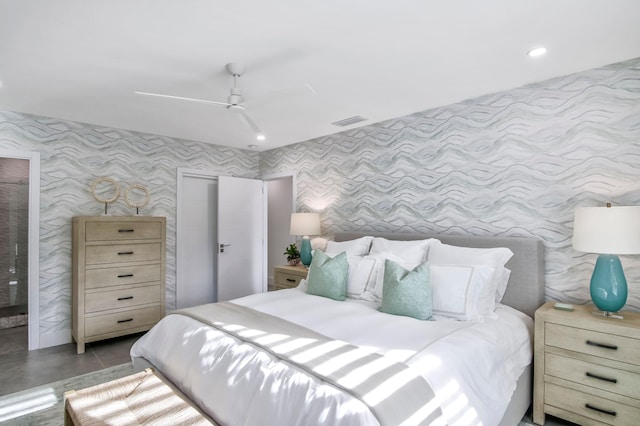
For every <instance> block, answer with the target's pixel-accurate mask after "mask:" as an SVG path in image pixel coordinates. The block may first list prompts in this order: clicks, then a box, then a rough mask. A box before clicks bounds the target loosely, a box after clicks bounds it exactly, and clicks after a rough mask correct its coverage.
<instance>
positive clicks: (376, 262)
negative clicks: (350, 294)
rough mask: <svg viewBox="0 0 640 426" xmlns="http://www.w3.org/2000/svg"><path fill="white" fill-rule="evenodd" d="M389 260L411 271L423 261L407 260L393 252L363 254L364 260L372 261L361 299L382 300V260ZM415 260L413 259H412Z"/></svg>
mask: <svg viewBox="0 0 640 426" xmlns="http://www.w3.org/2000/svg"><path fill="white" fill-rule="evenodd" d="M387 259H389V260H391V261H393V262H395V263H397V264H398V265H400V266H402V267H403V268H405V269H407V270H409V271H411V270H413V268H415V267H416V266H418V265H420V264H422V263H424V262H423V261H413V262H411V261H409V262H408V261H407V260H406V259H405V258H400V257H398V256H396V255H395V253H375V254H370V255H369V256H365V257H364V260H368V261H370V262H372V270H371V274H370V276H369V281H368V283H367V288H366V291H365V292H364V293H363V294H362V297H361V298H362V299H364V300H369V301H371V302H381V301H382V290H383V284H384V262H385V260H387ZM413 260H415V259H413Z"/></svg>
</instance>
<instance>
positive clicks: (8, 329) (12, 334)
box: [0, 151, 40, 352]
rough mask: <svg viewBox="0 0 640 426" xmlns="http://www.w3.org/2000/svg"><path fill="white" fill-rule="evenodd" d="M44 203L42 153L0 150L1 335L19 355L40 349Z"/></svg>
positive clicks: (4, 350) (5, 349) (6, 348)
mask: <svg viewBox="0 0 640 426" xmlns="http://www.w3.org/2000/svg"><path fill="white" fill-rule="evenodd" d="M39 200H40V155H39V153H36V152H31V151H26V152H22V151H0V236H1V238H0V332H2V334H3V336H4V337H5V338H4V339H3V341H4V342H6V343H10V344H11V346H12V347H13V348H14V349H16V350H24V349H29V350H31V349H38V348H39V335H38V321H39V311H38V309H39V300H38V299H39V287H38V286H39V255H38V254H39V249H40V247H39V229H40V227H39V222H40V215H39V210H40V201H39ZM7 350H9V351H11V348H8V347H5V348H3V349H2V351H3V352H6V351H7Z"/></svg>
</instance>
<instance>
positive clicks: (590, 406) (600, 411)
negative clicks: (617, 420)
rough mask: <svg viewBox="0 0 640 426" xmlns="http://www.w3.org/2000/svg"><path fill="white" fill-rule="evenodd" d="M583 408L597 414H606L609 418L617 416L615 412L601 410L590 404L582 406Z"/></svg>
mask: <svg viewBox="0 0 640 426" xmlns="http://www.w3.org/2000/svg"><path fill="white" fill-rule="evenodd" d="M584 406H585V407H586V408H588V409H589V410H593V411H597V412H598V413H602V414H608V415H610V416H616V415H617V413H616V412H615V411H613V410H605V409H603V408H598V407H594V406H593V405H591V404H584Z"/></svg>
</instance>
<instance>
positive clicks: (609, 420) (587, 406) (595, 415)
mask: <svg viewBox="0 0 640 426" xmlns="http://www.w3.org/2000/svg"><path fill="white" fill-rule="evenodd" d="M544 392H545V405H550V406H552V407H557V408H560V409H562V410H566V411H569V412H572V413H576V414H578V415H580V416H583V417H587V418H589V419H593V420H597V421H600V422H603V423H605V424H610V425H620V426H636V425H637V424H638V419H640V408H638V407H632V406H629V405H626V404H622V403H619V402H616V401H611V400H608V399H605V398H600V397H597V396H594V395H590V394H587V393H583V392H579V391H576V390H574V389H568V388H565V387H562V386H558V385H555V384H553V383H545V390H544Z"/></svg>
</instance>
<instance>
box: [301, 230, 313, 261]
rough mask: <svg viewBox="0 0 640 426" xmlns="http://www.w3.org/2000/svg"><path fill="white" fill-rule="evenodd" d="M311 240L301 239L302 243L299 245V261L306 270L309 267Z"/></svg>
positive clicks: (307, 238)
mask: <svg viewBox="0 0 640 426" xmlns="http://www.w3.org/2000/svg"><path fill="white" fill-rule="evenodd" d="M311 258H312V256H311V240H309V237H307V236H305V237H302V243H301V244H300V260H301V261H302V264H303V265H304V266H306V267H307V268H308V267H309V265H311Z"/></svg>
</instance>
